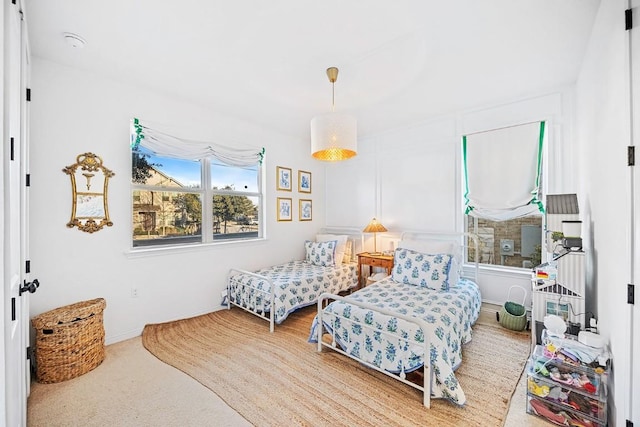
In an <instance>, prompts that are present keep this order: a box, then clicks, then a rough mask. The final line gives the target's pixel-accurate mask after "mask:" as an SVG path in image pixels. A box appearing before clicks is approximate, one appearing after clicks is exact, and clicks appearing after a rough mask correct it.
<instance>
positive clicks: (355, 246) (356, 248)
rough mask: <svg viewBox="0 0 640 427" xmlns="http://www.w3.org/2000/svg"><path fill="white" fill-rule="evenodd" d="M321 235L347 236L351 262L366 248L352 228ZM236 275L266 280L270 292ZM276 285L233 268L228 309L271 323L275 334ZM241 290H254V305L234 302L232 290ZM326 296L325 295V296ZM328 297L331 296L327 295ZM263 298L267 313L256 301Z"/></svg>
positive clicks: (333, 229) (324, 230)
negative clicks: (241, 311) (238, 309)
mask: <svg viewBox="0 0 640 427" xmlns="http://www.w3.org/2000/svg"><path fill="white" fill-rule="evenodd" d="M318 233H319V234H320V233H321V234H341V235H347V236H348V239H349V240H351V241H352V242H353V243H352V258H351V261H354V259H355V258H356V253H359V252H362V250H363V247H364V236H363V234H362V231H361V230H360V229H358V228H352V227H325V228H322V229H320V231H319V232H318ZM236 274H247V275H249V276H253V277H255V278H256V279H258V280H264V281H267V282H268V283H269V291H265V290H261V289H257V288H254V287H253V286H247V285H245V284H243V283H239V282H237V281H235V280H233V276H234V275H236ZM274 286H275V285H274V283H273V281H272V280H271V279H269V278H268V277H265V276H262V275H260V274H256V273H253V272H251V271H247V270H241V269H238V268H232V269H230V270H229V273H228V275H227V309H228V310H230V309H231V306H232V305H234V306H236V307H240V308H241V309H243V310H244V311H247V312H249V313H251V314H253V315H255V316H258V317H259V318H261V319H263V320H266V321H268V322H269V332H271V333H273V331H274V330H275V294H274V293H273V292H271V290H273V289H275V287H274ZM239 288H245V289H247V288H249V289H247V290H253V300H252V304H251V306H252V307H253V308H251V307H244V306H243V305H241V304H237V303H235V302H234V301H232V300H231V299H232V298H231V293H232V292H231V291H232V290H236V289H239ZM323 295H324V294H323ZM327 295H331V294H327ZM259 297H261V298H262V301H268V302H269V307H270V308H269V310H268V311H266V312H265V310H264V309H263V307H264V304H262V306H261V307H258V305H257V304H256V301H257V300H258V298H259Z"/></svg>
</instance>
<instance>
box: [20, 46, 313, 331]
mask: <svg viewBox="0 0 640 427" xmlns="http://www.w3.org/2000/svg"><path fill="white" fill-rule="evenodd" d="M32 71H33V77H32V89H33V94H32V102H31V105H30V107H31V190H30V191H31V200H30V203H31V213H30V215H31V218H30V229H31V231H30V244H31V249H30V259H31V265H32V274H31V277H32V278H38V279H39V280H40V283H41V286H40V289H39V290H38V292H37V293H36V294H35V295H33V296H32V297H31V316H32V317H33V316H34V315H37V314H39V313H42V312H44V311H47V310H50V309H53V308H56V307H60V306H63V305H66V304H71V303H74V302H77V301H83V300H87V299H92V298H97V297H103V298H105V299H106V301H107V308H106V310H105V329H106V340H107V342H108V343H111V342H115V341H119V340H122V339H126V338H129V337H133V336H136V335H139V334H140V332H141V331H142V328H143V326H144V325H145V324H147V323H153V322H163V321H168V320H172V319H177V318H184V317H189V316H194V315H198V314H201V313H205V312H210V311H212V310H216V309H219V308H220V305H219V303H220V297H219V295H220V292H221V291H222V290H223V289H224V283H225V278H226V274H227V272H228V270H229V268H230V267H238V268H245V269H255V268H259V267H262V266H266V265H269V264H274V263H279V262H284V261H289V260H291V259H294V258H301V257H302V256H303V253H304V250H303V243H302V242H303V241H304V239H306V238H309V237H312V236H313V235H314V234H315V232H316V231H317V229H318V227H319V225H320V224H323V223H324V212H325V209H324V186H323V185H318V183H322V182H323V181H324V168H323V167H322V164H321V163H319V162H317V161H314V160H313V159H312V158H311V156H310V155H309V141H294V140H291V139H290V138H288V137H286V136H284V135H281V134H277V133H274V132H270V131H269V130H267V129H263V128H259V127H256V126H255V125H252V124H249V123H244V122H240V121H238V120H235V119H233V118H230V117H225V116H223V115H221V114H217V113H215V112H213V111H208V110H207V109H205V108H201V107H198V106H196V105H191V104H188V103H185V102H183V101H181V100H179V99H170V98H167V97H164V96H163V95H161V94H158V93H152V92H148V91H145V90H144V89H142V88H137V87H131V86H127V85H125V84H121V83H117V82H114V81H110V80H106V79H103V78H101V77H99V76H96V75H90V74H87V73H85V72H82V71H80V70H77V69H71V68H67V67H64V66H60V65H58V64H55V63H52V62H50V61H46V60H42V59H39V58H35V59H34V61H33V70H32ZM134 116H135V117H139V118H141V119H142V120H148V121H152V122H155V123H166V125H167V127H170V128H172V129H175V132H180V133H179V134H178V133H176V134H177V135H178V136H183V137H187V138H194V139H200V140H211V141H218V142H223V143H229V144H230V145H233V144H236V143H237V144H243V145H249V146H258V147H259V146H264V147H265V148H266V161H265V168H266V190H267V192H266V198H265V201H266V204H267V205H266V206H267V210H266V214H267V218H266V225H267V233H268V234H267V239H266V240H264V241H259V242H251V243H235V244H222V245H217V246H208V247H200V248H196V249H192V250H184V251H179V252H168V253H162V254H156V255H153V256H142V257H140V256H132V255H131V254H130V253H129V252H130V245H131V196H130V188H129V183H130V176H131V175H130V170H131V166H130V151H129V120H130V118H131V117H134ZM85 152H93V153H95V154H97V155H99V156H101V157H102V159H103V161H104V165H105V166H106V167H107V168H109V169H111V170H112V171H113V172H115V176H114V177H113V178H112V179H111V181H110V182H109V194H108V198H109V213H110V215H111V219H112V220H113V223H114V225H113V227H106V228H105V229H103V230H101V231H99V232H97V233H93V234H89V233H84V232H81V231H78V230H77V229H76V228H73V229H70V228H67V227H66V223H67V222H68V221H69V218H70V214H71V188H70V180H69V176H68V175H66V174H65V173H63V172H62V168H64V167H65V166H68V165H71V164H73V163H75V161H76V156H77V155H78V154H81V153H85ZM277 165H280V166H286V167H290V168H292V170H293V173H294V176H295V177H297V170H298V169H302V170H307V171H310V172H312V174H313V175H312V177H313V188H312V191H313V192H312V194H311V197H310V198H311V199H312V200H313V203H314V206H313V207H314V211H313V221H311V222H299V221H298V220H297V206H298V205H297V200H298V199H299V198H300V197H299V194H298V193H297V191H295V190H294V191H293V192H292V193H290V192H276V191H275V175H276V173H275V170H276V166H277ZM296 179H297V178H296ZM278 196H285V197H293V199H294V200H293V202H294V220H293V221H292V222H277V221H276V215H275V213H276V212H275V211H276V210H275V206H274V205H275V199H276V197H278ZM303 198H309V197H308V195H307V194H305V195H304V197H303ZM134 285H135V286H136V287H137V288H138V290H139V297H138V298H132V297H131V287H132V286H134Z"/></svg>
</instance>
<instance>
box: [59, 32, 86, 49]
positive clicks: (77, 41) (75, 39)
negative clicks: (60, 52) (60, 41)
mask: <svg viewBox="0 0 640 427" xmlns="http://www.w3.org/2000/svg"><path fill="white" fill-rule="evenodd" d="M62 37H64V41H65V43H67V44H68V45H69V46H71V47H73V48H76V49H81V48H83V47H84V45H85V44H87V41H86V40H85V39H83V38H82V37H80V36H79V35H77V34H74V33H62Z"/></svg>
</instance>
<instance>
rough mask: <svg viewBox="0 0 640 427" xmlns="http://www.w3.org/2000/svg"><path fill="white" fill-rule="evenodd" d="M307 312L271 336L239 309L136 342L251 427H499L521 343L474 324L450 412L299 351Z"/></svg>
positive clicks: (311, 349)
mask: <svg viewBox="0 0 640 427" xmlns="http://www.w3.org/2000/svg"><path fill="white" fill-rule="evenodd" d="M314 315H315V307H307V308H306V309H303V310H299V311H298V312H296V313H293V314H292V315H290V316H289V317H288V318H287V320H286V321H285V322H284V323H283V324H282V325H276V330H275V333H273V334H270V333H269V326H268V323H267V322H265V321H263V320H260V319H258V318H257V317H255V316H252V315H250V314H248V313H246V312H244V311H242V310H240V309H237V308H236V309H232V310H220V311H216V312H214V313H210V314H206V315H202V316H198V317H194V318H190V319H185V320H178V321H174V322H169V323H162V324H152V325H147V326H145V328H144V331H143V333H142V342H143V344H144V346H145V348H146V349H147V350H149V351H150V352H151V353H152V354H154V355H155V356H156V357H157V358H158V359H160V360H162V361H163V362H165V363H167V364H169V365H172V366H174V367H176V368H178V369H179V370H181V371H183V372H185V373H186V374H188V375H190V376H191V377H193V378H194V379H196V380H197V381H198V382H200V383H201V384H203V385H204V386H205V387H207V388H209V389H210V390H211V391H213V392H214V393H216V394H217V395H218V396H220V397H221V398H222V399H223V400H224V401H225V402H226V403H227V404H228V405H229V406H231V407H232V408H233V409H235V410H236V411H237V412H238V413H239V414H240V415H242V416H243V417H244V418H245V419H247V420H248V421H249V422H250V423H252V424H253V425H256V426H283V425H287V426H294V425H298V426H413V425H422V426H431V425H432V426H502V425H503V424H504V420H505V417H506V414H507V411H508V408H509V402H510V400H511V396H512V394H513V392H514V390H515V387H516V384H517V382H518V379H519V377H520V374H521V373H522V370H523V368H524V365H525V363H526V360H527V357H528V355H529V349H530V335H529V334H527V333H517V332H513V331H510V330H507V329H504V328H501V327H500V326H499V325H498V324H497V323H494V324H491V322H489V321H484V322H481V321H479V322H478V323H476V325H475V326H474V333H473V341H472V342H471V343H469V344H467V345H465V347H464V349H463V358H464V361H463V363H462V365H461V366H460V367H459V368H458V370H457V371H456V376H457V377H458V380H459V381H460V383H461V384H462V388H463V390H464V391H465V394H466V396H467V403H466V404H465V405H464V406H463V407H460V406H457V405H454V404H452V403H449V402H447V401H444V400H440V399H438V400H432V401H431V408H430V409H427V408H425V407H424V406H423V405H422V396H421V393H420V392H419V391H418V390H415V389H413V388H412V387H409V386H407V385H405V384H402V383H400V382H398V381H395V380H393V379H391V378H389V377H387V376H385V375H383V374H381V373H378V372H376V371H374V370H372V369H368V368H367V367H365V366H363V365H361V364H359V363H357V362H355V361H353V360H351V359H348V358H347V357H345V356H343V355H341V354H339V353H336V352H333V351H330V350H327V349H324V350H323V351H322V352H317V351H316V346H315V345H313V344H310V343H308V342H307V339H308V336H309V327H310V325H311V321H312V319H313V316H314Z"/></svg>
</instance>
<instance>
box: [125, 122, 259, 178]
mask: <svg viewBox="0 0 640 427" xmlns="http://www.w3.org/2000/svg"><path fill="white" fill-rule="evenodd" d="M138 146H142V147H144V148H146V149H148V150H150V151H152V152H153V153H154V154H156V155H158V156H161V157H171V158H175V159H184V160H201V159H204V158H208V157H213V158H215V159H218V160H219V161H221V162H223V163H225V164H227V165H231V166H238V167H243V166H250V165H255V164H257V163H262V159H263V158H264V148H233V147H228V146H225V145H221V144H216V143H215V142H204V141H194V140H188V139H183V138H178V137H175V136H171V135H168V134H166V133H164V132H161V131H159V130H157V129H153V128H151V127H149V126H147V125H146V124H144V123H142V122H141V121H140V120H139V119H136V118H134V119H132V120H131V148H132V149H136V148H137V147H138Z"/></svg>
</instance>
